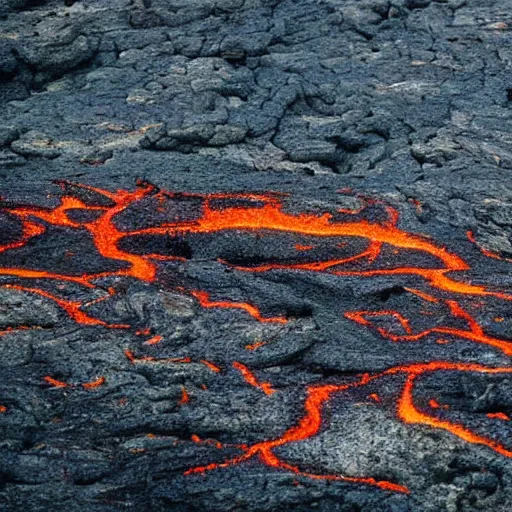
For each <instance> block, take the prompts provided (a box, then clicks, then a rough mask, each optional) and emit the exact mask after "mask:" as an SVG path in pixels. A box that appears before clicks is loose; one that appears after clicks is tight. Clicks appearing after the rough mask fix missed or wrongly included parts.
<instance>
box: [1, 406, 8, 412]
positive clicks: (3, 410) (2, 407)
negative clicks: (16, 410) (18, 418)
mask: <svg viewBox="0 0 512 512" xmlns="http://www.w3.org/2000/svg"><path fill="white" fill-rule="evenodd" d="M4 412H7V407H6V406H5V405H0V413H4Z"/></svg>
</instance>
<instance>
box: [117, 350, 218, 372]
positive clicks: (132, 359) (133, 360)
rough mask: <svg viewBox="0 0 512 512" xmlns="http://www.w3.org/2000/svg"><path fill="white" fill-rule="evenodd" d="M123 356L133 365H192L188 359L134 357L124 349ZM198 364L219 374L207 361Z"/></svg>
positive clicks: (216, 367) (216, 368)
mask: <svg viewBox="0 0 512 512" xmlns="http://www.w3.org/2000/svg"><path fill="white" fill-rule="evenodd" d="M124 355H125V357H126V359H128V361H130V362H131V363H133V364H137V363H156V364H158V363H160V364H175V363H176V364H180V363H181V364H188V363H194V362H196V361H194V360H193V359H192V358H190V357H163V358H158V357H153V356H141V357H138V356H136V355H135V354H134V353H133V352H132V351H131V350H128V349H126V350H125V351H124ZM199 363H201V364H203V365H204V366H206V367H207V368H208V369H209V370H211V371H212V372H214V373H220V372H221V369H220V367H219V366H217V365H216V364H214V363H212V362H211V361H207V360H206V359H201V360H200V361H199Z"/></svg>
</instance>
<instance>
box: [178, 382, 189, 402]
mask: <svg viewBox="0 0 512 512" xmlns="http://www.w3.org/2000/svg"><path fill="white" fill-rule="evenodd" d="M189 402H190V395H189V394H188V392H187V390H186V388H185V386H183V387H182V388H181V398H180V401H179V402H178V404H179V405H184V404H188V403H189Z"/></svg>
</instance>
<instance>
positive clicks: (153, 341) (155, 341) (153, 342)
mask: <svg viewBox="0 0 512 512" xmlns="http://www.w3.org/2000/svg"><path fill="white" fill-rule="evenodd" d="M162 339H163V338H162V336H160V335H159V334H157V335H156V336H153V337H152V338H150V339H149V340H146V341H145V342H144V345H157V344H158V343H160V342H161V341H162Z"/></svg>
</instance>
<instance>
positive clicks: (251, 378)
mask: <svg viewBox="0 0 512 512" xmlns="http://www.w3.org/2000/svg"><path fill="white" fill-rule="evenodd" d="M233 368H235V369H237V370H238V371H239V372H240V373H241V374H242V377H243V378H244V380H245V382H247V384H250V385H251V386H253V387H255V388H258V389H261V390H262V391H263V393H265V394H266V395H272V394H273V393H275V391H276V390H275V389H274V388H273V387H272V385H271V384H269V383H268V382H260V381H259V380H258V379H257V378H256V376H255V375H254V373H252V372H251V370H249V368H247V366H245V365H244V364H242V363H239V362H237V361H235V362H234V363H233Z"/></svg>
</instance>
